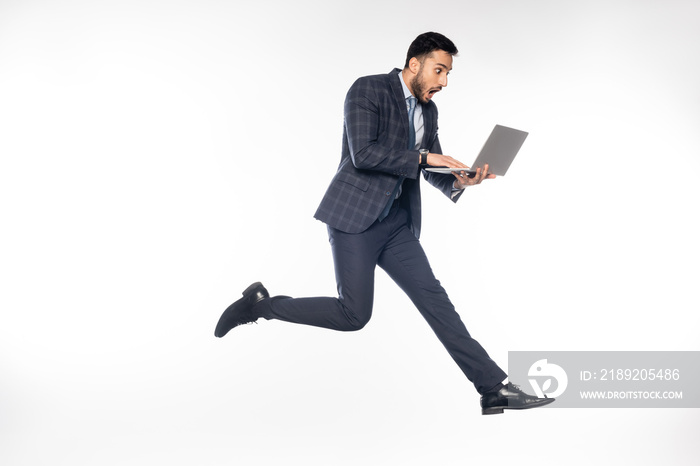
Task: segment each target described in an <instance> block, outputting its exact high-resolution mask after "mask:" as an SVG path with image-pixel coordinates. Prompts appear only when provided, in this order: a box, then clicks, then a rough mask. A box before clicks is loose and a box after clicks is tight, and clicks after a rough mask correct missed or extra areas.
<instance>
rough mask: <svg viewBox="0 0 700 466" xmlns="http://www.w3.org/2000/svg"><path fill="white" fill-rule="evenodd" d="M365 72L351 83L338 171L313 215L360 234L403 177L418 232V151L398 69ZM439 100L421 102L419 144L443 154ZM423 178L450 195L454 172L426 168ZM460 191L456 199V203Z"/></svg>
mask: <svg viewBox="0 0 700 466" xmlns="http://www.w3.org/2000/svg"><path fill="white" fill-rule="evenodd" d="M400 72H401V70H399V69H398V68H397V69H394V70H393V71H391V72H390V73H388V74H382V75H375V76H366V77H363V78H360V79H358V80H357V81H355V83H354V84H353V85H352V86H351V87H350V90H349V91H348V93H347V96H346V98H345V110H344V112H345V123H344V128H343V148H342V154H341V157H340V164H339V165H338V171H337V172H336V174H335V176H334V177H333V179H332V180H331V183H330V185H329V186H328V190H327V191H326V194H325V195H324V197H323V199H322V200H321V204H320V205H319V207H318V209H317V210H316V214H315V215H314V217H315V218H317V219H318V220H321V221H322V222H324V223H326V224H327V225H329V226H331V227H333V228H336V229H338V230H341V231H344V232H346V233H361V232H363V231H365V230H366V229H367V228H369V227H370V225H372V223H374V221H375V220H377V218H378V217H379V214H380V213H381V211H382V210H383V209H384V207H385V206H386V204H387V202H389V198H390V197H391V193H392V191H393V189H394V187H395V186H396V183H397V182H398V180H399V177H401V176H403V177H405V180H404V183H403V187H402V195H401V202H402V203H405V205H407V207H408V209H409V212H410V215H411V224H410V228H411V230H412V232H413V233H414V234H415V235H416V237H420V225H421V201H420V182H419V181H420V178H419V175H420V172H421V168H420V166H419V155H418V151H416V150H408V149H406V146H407V145H408V111H407V110H406V100H405V98H404V95H403V89H402V87H401V82H400V81H399V79H400V78H399V77H398V74H399V73H400ZM437 119H438V112H437V107H436V106H435V103H434V102H432V101H430V102H429V103H427V104H423V122H424V134H423V142H422V144H421V147H423V148H427V149H428V150H430V152H432V153H437V154H441V153H442V149H441V148H440V142H439V140H438V132H437V130H438V126H437ZM423 176H424V177H425V179H426V180H427V181H428V182H429V183H430V184H432V185H433V186H435V187H436V188H438V189H439V190H440V191H442V192H443V193H444V194H445V195H446V196H448V198H449V197H450V196H451V194H452V183H453V181H454V179H455V178H454V176H453V175H450V174H447V175H444V174H437V173H430V172H426V171H424V170H423ZM460 195H461V192H460V193H458V194H457V195H456V196H455V197H454V198H452V201H453V202H457V199H458V198H459V197H460Z"/></svg>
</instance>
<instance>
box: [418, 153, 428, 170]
mask: <svg viewBox="0 0 700 466" xmlns="http://www.w3.org/2000/svg"><path fill="white" fill-rule="evenodd" d="M418 155H419V156H420V164H421V165H422V166H425V165H428V149H421V150H419V151H418Z"/></svg>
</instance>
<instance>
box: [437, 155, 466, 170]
mask: <svg viewBox="0 0 700 466" xmlns="http://www.w3.org/2000/svg"><path fill="white" fill-rule="evenodd" d="M428 165H432V166H433V167H447V168H469V167H468V166H466V165H464V164H463V163H462V162H460V161H459V160H457V159H453V158H452V157H450V156H449V155H442V154H433V153H429V154H428Z"/></svg>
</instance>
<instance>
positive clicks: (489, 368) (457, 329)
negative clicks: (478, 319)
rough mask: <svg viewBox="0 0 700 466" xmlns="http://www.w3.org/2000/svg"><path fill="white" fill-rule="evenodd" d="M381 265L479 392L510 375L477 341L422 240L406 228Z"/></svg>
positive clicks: (495, 384)
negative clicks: (434, 273) (421, 242)
mask: <svg viewBox="0 0 700 466" xmlns="http://www.w3.org/2000/svg"><path fill="white" fill-rule="evenodd" d="M379 266H380V267H381V268H383V269H384V270H385V271H386V272H387V273H388V274H389V276H390V277H391V278H392V279H393V280H394V281H395V282H396V283H397V284H398V285H399V286H400V287H401V289H402V290H403V291H404V292H405V293H406V294H407V295H408V297H409V298H410V299H411V301H413V303H414V304H415V305H416V307H417V308H418V310H419V311H420V313H421V314H422V315H423V317H424V318H425V320H427V321H428V324H429V325H430V327H431V328H432V329H433V331H434V332H435V334H436V335H437V337H438V339H440V341H441V342H442V344H443V345H444V346H445V348H446V349H447V351H448V352H449V353H450V355H451V356H452V358H453V359H454V360H455V362H456V363H457V365H458V366H459V367H460V369H462V371H463V372H464V374H465V375H466V376H467V378H468V379H469V380H470V381H471V382H472V383H474V386H475V387H476V389H477V391H478V392H479V393H482V394H483V393H484V392H486V391H488V390H489V389H491V388H493V387H495V386H497V385H498V384H499V383H501V382H502V381H503V380H504V379H505V378H506V377H507V374H506V373H505V372H504V371H503V370H502V369H501V368H500V367H498V365H497V364H496V363H495V362H494V361H493V360H492V359H491V358H490V357H489V355H488V354H487V353H486V350H484V348H483V347H482V346H481V345H480V344H479V342H477V341H476V340H474V339H473V338H472V337H471V335H469V332H468V331H467V328H466V327H465V326H464V323H463V322H462V319H461V318H460V317H459V314H457V312H456V311H455V308H454V306H453V305H452V303H451V302H450V299H449V298H448V296H447V293H446V292H445V290H444V289H443V287H442V286H441V285H440V282H439V281H438V280H437V279H436V278H435V276H434V275H433V271H432V269H431V268H430V264H429V262H428V258H427V257H426V255H425V252H424V251H423V247H422V246H421V245H420V242H419V241H418V239H417V238H416V237H415V236H414V235H413V234H412V233H411V232H410V231H409V230H408V229H407V228H403V229H402V231H401V232H399V233H398V234H397V235H396V236H395V237H394V238H393V240H392V242H391V243H390V244H389V245H388V246H387V248H386V250H385V251H384V252H383V253H382V255H381V256H380V257H379Z"/></svg>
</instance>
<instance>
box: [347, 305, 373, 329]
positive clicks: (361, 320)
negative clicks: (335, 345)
mask: <svg viewBox="0 0 700 466" xmlns="http://www.w3.org/2000/svg"><path fill="white" fill-rule="evenodd" d="M345 317H346V322H345V324H344V325H343V328H341V329H340V330H342V331H344V332H356V331H358V330H362V329H363V328H364V327H365V325H367V322H369V319H370V318H371V317H372V308H369V309H364V310H362V311H361V312H357V311H351V312H349V310H348V309H346V313H345Z"/></svg>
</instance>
